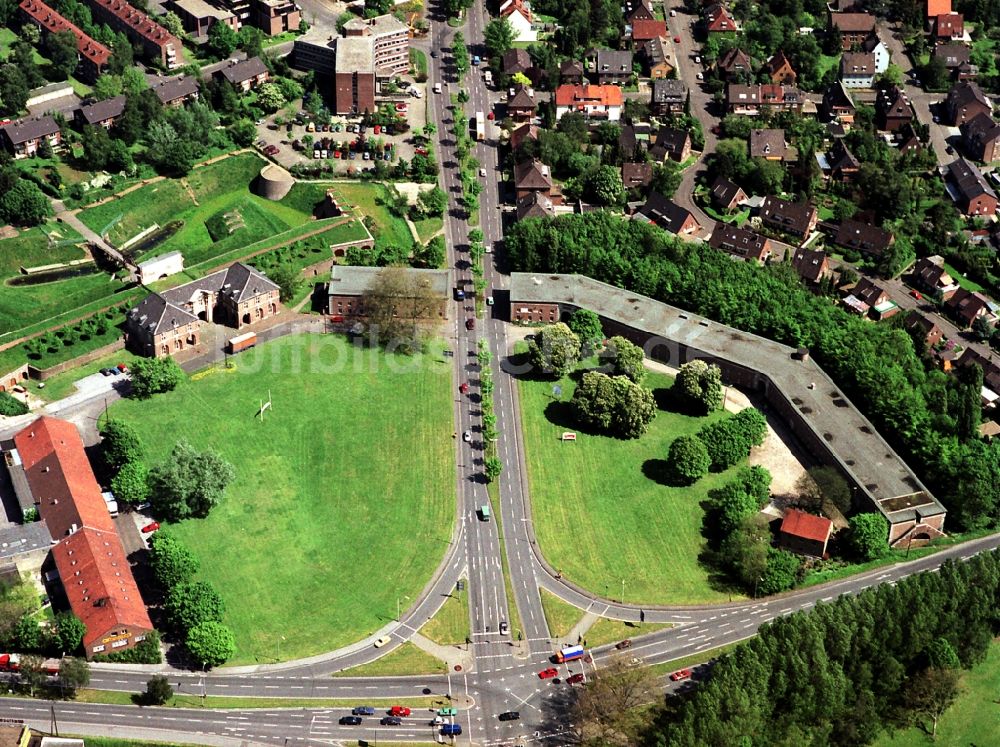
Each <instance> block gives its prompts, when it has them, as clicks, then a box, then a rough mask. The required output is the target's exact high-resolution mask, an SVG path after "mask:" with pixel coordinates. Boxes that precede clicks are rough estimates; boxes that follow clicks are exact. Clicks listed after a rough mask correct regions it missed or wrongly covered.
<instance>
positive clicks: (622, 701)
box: [571, 656, 657, 745]
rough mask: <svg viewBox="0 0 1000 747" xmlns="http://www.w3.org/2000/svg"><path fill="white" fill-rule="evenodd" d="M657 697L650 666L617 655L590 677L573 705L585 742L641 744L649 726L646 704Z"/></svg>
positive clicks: (578, 726) (585, 743)
mask: <svg viewBox="0 0 1000 747" xmlns="http://www.w3.org/2000/svg"><path fill="white" fill-rule="evenodd" d="M656 699H657V683H656V678H655V676H654V675H653V673H652V670H650V669H649V668H648V667H637V666H632V664H631V663H630V662H629V657H627V656H615V657H613V658H611V659H610V661H608V662H607V663H606V664H605V665H604V666H602V667H601V672H600V675H599V676H595V677H591V678H589V679H588V680H587V684H586V685H585V686H584V687H583V688H582V690H581V691H580V693H579V696H578V697H577V698H576V700H575V702H574V703H573V705H572V717H571V718H572V721H573V722H574V723H575V724H577V729H578V731H579V735H580V737H581V740H580V743H581V744H584V745H614V744H639V743H641V742H642V739H641V735H642V733H643V731H644V728H645V727H646V723H645V719H644V718H643V714H642V711H643V708H644V706H645V705H646V704H648V703H652V702H654V701H655V700H656Z"/></svg>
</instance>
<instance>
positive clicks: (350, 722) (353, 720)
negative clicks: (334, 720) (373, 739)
mask: <svg viewBox="0 0 1000 747" xmlns="http://www.w3.org/2000/svg"><path fill="white" fill-rule="evenodd" d="M360 724H361V717H360V716H341V717H340V725H341V726H359V725H360Z"/></svg>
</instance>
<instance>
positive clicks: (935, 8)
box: [927, 0, 951, 18]
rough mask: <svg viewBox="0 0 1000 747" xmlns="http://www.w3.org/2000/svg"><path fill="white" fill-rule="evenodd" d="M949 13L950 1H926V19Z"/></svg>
mask: <svg viewBox="0 0 1000 747" xmlns="http://www.w3.org/2000/svg"><path fill="white" fill-rule="evenodd" d="M945 13H951V0H927V17H928V18H934V17H935V16H941V15H944V14H945Z"/></svg>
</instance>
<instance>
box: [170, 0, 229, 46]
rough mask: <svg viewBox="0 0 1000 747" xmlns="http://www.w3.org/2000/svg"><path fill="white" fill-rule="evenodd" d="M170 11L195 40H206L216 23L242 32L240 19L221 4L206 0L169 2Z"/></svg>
mask: <svg viewBox="0 0 1000 747" xmlns="http://www.w3.org/2000/svg"><path fill="white" fill-rule="evenodd" d="M165 7H166V8H167V9H168V10H171V11H173V12H174V13H176V14H177V17H178V18H180V19H181V23H182V24H183V26H184V30H185V31H187V32H188V33H189V34H191V35H192V36H194V37H195V38H205V37H207V36H208V32H209V30H210V29H211V28H212V26H213V25H215V24H216V23H223V24H225V25H226V26H229V28H231V29H232V30H233V31H239V30H240V19H239V17H238V16H237V15H236V14H235V13H233V12H232V11H231V10H229V9H228V8H226V7H225V6H224V5H222V4H221V3H213V2H207V1H206V0H169V2H167V3H166V4H165Z"/></svg>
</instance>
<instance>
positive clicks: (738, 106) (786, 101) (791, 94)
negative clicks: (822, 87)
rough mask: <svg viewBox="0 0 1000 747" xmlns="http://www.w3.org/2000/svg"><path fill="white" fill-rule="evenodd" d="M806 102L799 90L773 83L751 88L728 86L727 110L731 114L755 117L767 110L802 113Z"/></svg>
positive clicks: (740, 85)
mask: <svg viewBox="0 0 1000 747" xmlns="http://www.w3.org/2000/svg"><path fill="white" fill-rule="evenodd" d="M805 100H806V97H805V94H804V93H802V91H800V90H799V89H797V88H791V87H789V86H778V85H775V84H773V83H765V84H761V85H750V86H745V85H742V84H737V83H730V84H729V85H727V86H726V109H727V111H728V112H729V113H730V114H743V115H745V116H748V117H755V116H757V115H758V114H760V112H761V111H762V110H765V109H766V110H768V111H771V112H779V111H791V112H796V113H801V112H802V106H803V104H804V103H805Z"/></svg>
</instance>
